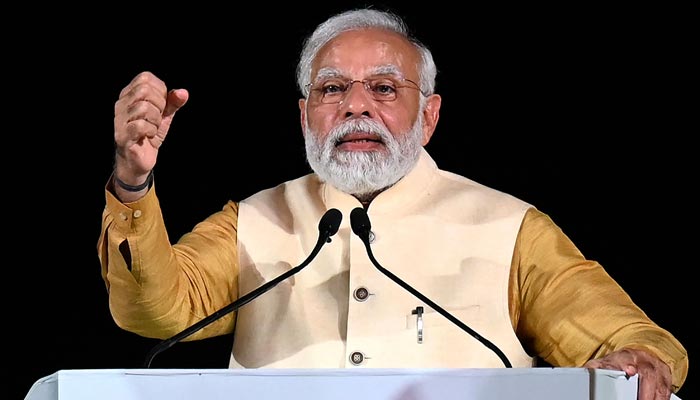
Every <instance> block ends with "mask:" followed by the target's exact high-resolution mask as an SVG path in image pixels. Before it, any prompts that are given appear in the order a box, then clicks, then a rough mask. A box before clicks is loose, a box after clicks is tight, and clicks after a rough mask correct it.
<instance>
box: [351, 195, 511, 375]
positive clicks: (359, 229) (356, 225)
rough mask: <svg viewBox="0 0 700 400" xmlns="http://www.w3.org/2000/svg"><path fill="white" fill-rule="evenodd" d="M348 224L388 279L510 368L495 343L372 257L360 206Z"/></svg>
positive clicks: (368, 230) (367, 220)
mask: <svg viewBox="0 0 700 400" xmlns="http://www.w3.org/2000/svg"><path fill="white" fill-rule="evenodd" d="M350 226H351V227H352V231H353V232H354V233H355V235H357V236H358V237H359V238H360V239H361V240H362V243H364V244H365V248H366V249H367V255H368V256H369V259H370V261H372V264H374V266H375V267H376V268H377V269H378V270H379V271H381V273H383V274H384V275H386V276H388V277H389V279H391V280H392V281H394V282H396V283H397V284H398V285H399V286H401V287H402V288H404V289H406V290H407V291H409V292H410V293H411V294H413V295H414V296H416V297H418V298H419V299H420V300H421V301H423V302H424V303H425V304H427V305H429V306H430V307H432V308H433V309H434V310H435V311H437V312H439V313H440V314H442V316H444V317H445V318H447V319H448V320H450V321H452V323H454V324H455V325H457V326H459V327H460V328H462V330H464V331H465V332H467V333H468V334H470V335H472V336H473V337H474V338H476V340H478V341H479V342H481V343H482V344H483V345H484V346H486V347H488V348H489V349H491V350H492V351H493V352H494V353H496V355H498V357H499V358H500V359H501V361H503V364H504V365H505V366H506V368H512V365H511V363H510V361H509V360H508V357H506V355H505V354H504V353H503V351H501V349H499V348H498V347H497V346H496V345H495V344H493V343H491V342H490V341H489V340H488V339H486V338H484V337H483V336H481V335H479V334H478V333H477V332H476V331H475V330H473V329H472V328H470V327H469V326H467V325H466V324H464V323H463V322H462V321H460V320H459V319H457V318H456V317H454V316H453V315H452V314H450V313H449V312H447V311H446V310H444V309H443V308H442V307H440V306H439V305H437V304H435V303H434V302H433V301H432V300H430V299H429V298H427V297H425V296H424V295H423V294H422V293H421V292H419V291H418V290H416V289H414V288H413V287H411V286H410V285H409V284H408V283H406V282H404V281H403V280H401V279H400V278H399V277H397V276H396V275H394V274H393V273H391V272H390V271H389V270H387V269H386V268H384V267H382V266H381V265H380V264H379V262H378V261H377V259H376V258H374V254H373V253H372V248H371V247H370V245H369V232H370V229H371V228H372V225H371V223H370V222H369V217H368V216H367V212H366V211H365V210H364V208H362V207H357V208H355V209H354V210H352V211H351V212H350Z"/></svg>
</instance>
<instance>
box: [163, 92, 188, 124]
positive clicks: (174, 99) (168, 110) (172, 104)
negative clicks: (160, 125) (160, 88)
mask: <svg viewBox="0 0 700 400" xmlns="http://www.w3.org/2000/svg"><path fill="white" fill-rule="evenodd" d="M189 98H190V93H189V92H188V91H187V90H186V89H173V90H171V91H169V92H168V94H167V97H166V99H167V101H166V105H165V109H164V110H163V117H164V118H167V117H172V115H173V114H175V112H176V111H177V110H179V109H180V108H181V107H182V106H184V105H185V103H187V100H188V99H189Z"/></svg>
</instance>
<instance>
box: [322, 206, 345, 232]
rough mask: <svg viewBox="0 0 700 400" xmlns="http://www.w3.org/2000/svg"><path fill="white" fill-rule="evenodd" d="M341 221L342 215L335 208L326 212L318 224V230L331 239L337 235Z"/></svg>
mask: <svg viewBox="0 0 700 400" xmlns="http://www.w3.org/2000/svg"><path fill="white" fill-rule="evenodd" d="M342 219H343V213H341V212H340V210H338V209H337V208H331V209H330V210H328V211H326V213H325V214H323V217H321V220H320V221H319V222H318V230H319V231H320V232H321V233H325V234H327V235H328V237H331V236H333V235H335V234H336V233H338V228H340V221H341V220H342Z"/></svg>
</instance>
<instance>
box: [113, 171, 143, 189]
mask: <svg viewBox="0 0 700 400" xmlns="http://www.w3.org/2000/svg"><path fill="white" fill-rule="evenodd" d="M112 175H113V176H114V182H116V183H117V185H119V187H120V188H122V189H124V190H126V191H127V192H140V191H142V190H143V189H146V188H147V187H149V186H150V185H151V182H153V170H151V172H149V173H148V177H147V178H146V182H144V183H142V184H140V185H136V186H134V185H129V184H128V183H126V182H124V181H122V180H121V179H119V178H118V177H117V174H116V173H113V174H112Z"/></svg>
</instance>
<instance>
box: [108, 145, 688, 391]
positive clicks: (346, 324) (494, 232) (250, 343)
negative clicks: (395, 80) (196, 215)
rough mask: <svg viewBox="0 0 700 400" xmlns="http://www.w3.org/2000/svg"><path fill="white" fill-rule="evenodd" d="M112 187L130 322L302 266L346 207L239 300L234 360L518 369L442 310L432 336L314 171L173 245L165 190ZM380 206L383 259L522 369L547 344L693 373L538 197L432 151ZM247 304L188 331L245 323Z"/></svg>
mask: <svg viewBox="0 0 700 400" xmlns="http://www.w3.org/2000/svg"><path fill="white" fill-rule="evenodd" d="M106 189H107V190H106V192H105V195H106V202H107V205H106V208H105V210H104V213H103V230H102V234H101V236H100V239H99V242H98V253H99V256H100V260H101V262H102V267H103V270H102V271H103V277H104V279H105V282H106V284H107V288H108V290H109V298H110V309H111V312H112V315H113V317H114V320H115V322H116V323H117V324H118V325H119V326H120V327H122V328H124V329H126V330H129V331H132V332H135V333H137V334H140V335H143V336H146V337H154V338H167V337H170V336H172V335H174V334H176V333H178V332H180V331H181V330H183V329H185V328H186V327H188V326H190V325H192V324H193V323H195V322H197V321H199V320H200V319H202V318H204V317H205V316H207V315H209V314H211V313H213V312H215V311H216V310H218V309H220V308H221V307H224V306H225V305H227V304H230V303H231V302H232V301H234V300H235V299H236V298H237V297H238V295H239V294H244V293H247V292H249V291H250V290H252V289H254V288H255V287H257V286H259V285H260V284H262V283H264V282H265V281H269V280H270V279H273V278H274V277H276V276H278V275H279V274H280V273H282V272H284V271H286V270H288V269H289V268H291V267H294V266H296V265H298V264H300V263H301V262H302V261H303V260H304V259H305V258H306V256H307V255H308V254H309V252H310V251H311V248H312V247H313V244H315V241H316V239H317V236H318V218H320V216H321V215H322V214H323V212H324V211H325V210H326V209H327V208H330V207H337V208H339V209H340V210H341V211H342V213H343V216H344V218H343V222H342V225H341V229H340V231H339V232H338V234H337V235H336V236H334V238H333V241H332V242H331V243H328V244H327V245H325V246H324V247H323V249H322V250H321V252H320V253H319V255H318V257H317V259H316V260H314V262H313V263H312V264H311V265H309V266H308V267H306V268H305V269H304V270H303V271H302V272H300V273H299V274H297V275H295V276H294V277H292V278H290V279H289V280H288V281H285V282H283V283H282V284H280V285H278V286H277V287H275V288H274V289H273V290H271V291H270V292H268V293H266V294H264V295H263V296H261V297H259V298H258V299H256V300H255V301H254V302H252V303H249V304H248V305H246V306H245V307H243V308H242V309H241V310H240V311H239V321H238V325H239V326H238V327H237V330H236V334H235V343H234V354H233V355H232V362H231V366H244V367H259V366H278V367H284V366H290V367H342V366H354V364H352V362H351V357H352V355H353V354H357V353H360V354H362V355H363V356H364V359H363V360H362V362H361V363H360V364H359V365H362V366H368V367H375V366H381V367H388V366H393V367H402V366H466V367H473V366H489V367H497V366H499V365H501V366H502V364H499V363H500V361H499V360H498V358H497V357H496V356H495V355H494V354H493V353H492V352H490V351H489V350H487V349H486V348H485V347H484V346H480V345H479V344H478V343H476V341H475V340H474V339H473V338H471V337H470V336H469V335H468V334H467V333H465V332H463V331H462V330H460V329H459V328H458V327H456V326H455V325H454V324H452V323H451V322H449V321H447V320H446V319H444V318H441V316H438V315H437V313H435V312H434V310H430V309H427V307H426V313H425V314H424V319H423V322H424V330H423V333H424V338H423V342H422V343H420V344H419V343H417V340H416V339H417V337H416V335H417V327H416V322H417V319H416V316H415V315H413V314H411V310H412V309H414V308H415V307H416V306H419V305H423V306H425V305H424V304H422V303H421V302H420V301H419V300H418V299H417V298H416V297H414V296H412V295H411V294H410V293H407V292H406V291H405V290H404V289H402V288H401V287H399V286H398V285H396V284H395V283H393V282H392V281H391V280H390V279H388V278H387V277H385V276H384V275H382V274H381V273H380V272H379V271H378V270H377V269H376V268H374V266H373V265H372V264H371V262H370V261H369V259H368V257H367V254H366V252H365V249H364V247H363V245H362V244H361V242H360V241H359V239H358V238H357V237H356V236H354V235H353V234H352V232H351V231H350V228H349V225H348V224H349V221H348V220H349V212H350V210H351V209H352V208H354V207H357V206H359V203H358V202H357V201H356V200H355V199H354V198H352V197H350V196H347V195H344V194H342V193H339V192H337V191H335V190H334V189H332V188H330V187H328V186H327V185H324V184H322V183H320V182H318V181H317V180H316V178H315V176H314V175H309V176H305V177H302V178H299V179H297V180H294V181H290V182H285V183H283V184H282V185H280V186H278V187H277V188H273V189H270V190H267V191H263V192H261V193H259V194H257V195H255V196H253V197H251V198H249V199H246V200H245V201H243V202H241V204H240V209H239V204H238V203H235V202H229V203H228V204H226V205H225V206H224V208H223V210H221V211H220V212H217V213H215V214H213V215H212V216H210V217H209V218H207V219H206V220H205V221H203V222H201V223H200V224H198V225H197V226H195V228H194V229H193V230H192V232H191V233H188V234H186V235H184V236H183V237H182V238H180V239H179V240H177V242H176V243H175V244H173V245H171V241H170V239H169V238H168V235H167V232H166V230H165V225H164V222H163V216H162V214H161V210H160V207H159V203H158V199H157V196H156V192H155V187H153V188H152V189H151V190H150V191H149V193H148V194H147V195H146V196H145V197H144V198H142V199H141V200H139V201H138V202H134V203H130V204H122V203H120V202H119V201H118V199H116V198H115V197H114V196H113V195H112V193H111V192H110V190H109V187H107V188H106ZM239 211H240V215H239ZM368 214H369V217H370V219H371V221H372V230H373V234H374V240H373V243H372V249H373V251H374V254H375V256H376V258H377V260H378V261H379V262H380V263H381V264H382V265H383V266H384V267H385V268H387V269H388V270H390V271H392V272H393V273H394V274H396V275H398V276H399V277H400V278H402V279H404V280H405V281H406V282H407V283H409V284H410V285H411V286H413V287H414V288H416V289H418V290H419V291H420V292H421V293H423V294H424V295H426V296H427V297H428V298H430V299H431V300H433V301H434V302H435V303H437V304H438V305H440V306H442V307H443V308H445V309H446V310H447V311H448V312H450V313H453V315H454V316H456V317H458V318H459V319H460V320H462V321H463V322H464V323H466V324H467V325H469V326H470V327H471V328H473V329H475V330H476V331H477V332H479V333H480V334H481V335H482V336H484V337H486V338H487V339H489V340H491V341H492V342H494V343H495V344H496V345H498V347H499V348H502V350H503V351H504V352H505V353H506V354H507V355H508V358H509V359H510V360H511V362H513V364H514V365H515V366H526V365H529V364H530V363H531V358H530V357H531V356H537V357H540V358H542V359H544V360H545V361H547V362H549V363H550V364H553V365H555V366H581V365H583V364H584V363H585V362H586V361H587V360H588V359H590V358H595V357H599V356H601V355H602V354H605V353H606V352H608V351H610V350H615V349H619V348H621V347H637V348H644V349H646V350H649V351H651V352H653V353H654V354H656V355H658V356H659V357H660V358H661V359H663V360H664V361H665V362H667V363H668V364H669V365H670V366H671V368H672V372H673V382H674V385H676V387H678V386H679V385H681V384H682V383H683V381H684V380H685V377H686V375H687V368H688V359H687V352H686V350H685V349H684V348H683V347H682V345H681V344H680V343H679V342H678V341H677V340H676V339H675V338H674V337H673V336H672V335H671V334H670V333H669V332H667V331H665V330H664V329H662V328H660V327H658V326H657V325H656V324H654V323H653V321H651V320H649V318H648V317H647V316H646V315H645V314H644V313H643V312H642V311H641V310H640V309H639V308H638V307H637V306H636V305H635V304H634V303H633V302H632V301H631V299H630V298H629V296H628V295H627V294H626V293H625V292H624V291H623V290H622V289H621V288H620V287H619V285H617V284H616V283H615V282H614V281H613V280H612V279H611V278H610V277H609V275H608V274H607V273H606V272H605V271H604V269H603V268H602V267H601V266H600V265H599V264H598V263H596V262H595V261H591V260H586V259H585V258H584V257H583V255H582V254H581V253H580V252H579V251H578V249H577V248H576V247H575V246H574V245H573V244H572V243H571V241H570V240H569V239H568V238H567V237H566V235H564V233H563V232H562V231H561V230H560V229H559V228H558V227H557V226H556V225H555V224H554V223H553V222H552V221H551V220H550V219H549V217H548V216H546V215H545V214H543V213H542V212H540V211H538V210H536V209H535V208H534V207H531V206H529V205H528V204H526V203H524V202H522V201H520V200H518V199H515V198H513V197H512V196H509V195H506V194H504V193H500V192H498V191H495V190H492V189H489V188H486V187H483V186H481V185H479V184H477V183H475V182H472V181H470V180H468V179H466V178H463V177H460V176H457V175H454V174H451V173H449V172H446V171H442V170H440V169H438V168H437V166H436V165H435V163H434V162H433V160H432V159H431V158H430V157H429V156H428V154H427V153H426V152H423V154H422V156H421V160H420V162H419V165H418V166H417V167H416V168H415V169H414V170H413V171H412V172H411V174H409V176H407V177H406V178H404V180H402V181H401V182H399V183H398V184H397V185H395V186H394V187H392V188H390V189H389V190H387V191H386V192H384V193H382V194H381V195H379V196H378V197H377V198H376V199H375V200H374V201H373V203H372V205H371V206H370V207H369V210H368ZM239 218H240V220H239ZM239 225H240V226H239ZM261 239H265V240H261ZM239 279H240V282H239ZM357 288H366V289H367V290H368V292H369V293H370V296H369V297H368V299H367V300H365V301H357V300H356V299H355V298H354V296H353V293H354V290H355V289H357ZM571 299H576V301H571ZM234 316H235V314H229V315H228V316H226V317H225V318H223V319H222V320H220V321H218V322H216V323H214V324H213V325H211V326H209V327H207V328H205V329H204V330H202V331H200V332H198V333H196V334H194V335H192V336H190V337H188V338H187V339H186V340H194V339H198V338H204V337H211V336H215V335H221V334H227V333H231V332H232V331H233V329H234ZM521 343H522V345H521ZM523 346H524V348H523ZM354 361H357V360H354Z"/></svg>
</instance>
